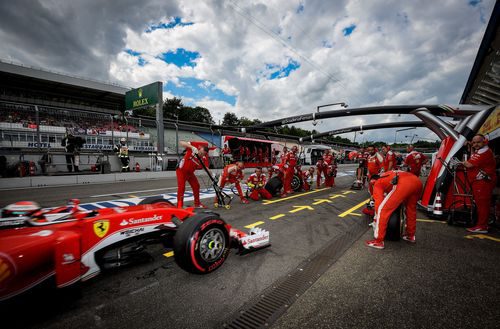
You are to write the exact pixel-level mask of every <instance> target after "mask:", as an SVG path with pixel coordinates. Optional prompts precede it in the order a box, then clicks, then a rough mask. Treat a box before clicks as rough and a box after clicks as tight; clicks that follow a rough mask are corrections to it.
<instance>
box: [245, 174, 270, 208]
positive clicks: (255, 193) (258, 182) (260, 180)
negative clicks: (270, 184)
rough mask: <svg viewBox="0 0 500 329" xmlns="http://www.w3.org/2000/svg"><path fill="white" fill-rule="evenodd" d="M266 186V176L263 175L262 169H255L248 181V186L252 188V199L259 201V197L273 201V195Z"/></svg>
mask: <svg viewBox="0 0 500 329" xmlns="http://www.w3.org/2000/svg"><path fill="white" fill-rule="evenodd" d="M265 185H266V175H265V174H263V173H262V167H257V168H255V172H254V173H253V174H251V175H250V177H248V179H247V186H248V187H250V189H251V192H250V195H249V197H250V199H252V200H254V201H259V195H260V196H262V198H263V199H271V198H272V195H271V193H269V192H268V191H267V190H266V189H265V188H264V186H265Z"/></svg>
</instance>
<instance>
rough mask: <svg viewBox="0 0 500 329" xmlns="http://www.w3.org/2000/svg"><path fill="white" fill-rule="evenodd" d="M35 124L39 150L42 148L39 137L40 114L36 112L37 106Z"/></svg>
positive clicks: (36, 107)
mask: <svg viewBox="0 0 500 329" xmlns="http://www.w3.org/2000/svg"><path fill="white" fill-rule="evenodd" d="M35 123H36V141H37V145H38V150H40V149H41V148H42V140H41V136H40V112H39V110H38V106H37V105H35ZM47 142H48V140H47Z"/></svg>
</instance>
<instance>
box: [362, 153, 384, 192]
mask: <svg viewBox="0 0 500 329" xmlns="http://www.w3.org/2000/svg"><path fill="white" fill-rule="evenodd" d="M383 161H384V158H382V156H381V155H380V154H379V153H378V152H376V153H375V154H374V155H369V156H368V159H366V162H367V167H368V182H369V183H368V190H369V191H370V194H372V193H373V186H372V184H371V183H370V179H371V177H372V176H373V175H378V174H379V173H380V169H381V168H382V162H383Z"/></svg>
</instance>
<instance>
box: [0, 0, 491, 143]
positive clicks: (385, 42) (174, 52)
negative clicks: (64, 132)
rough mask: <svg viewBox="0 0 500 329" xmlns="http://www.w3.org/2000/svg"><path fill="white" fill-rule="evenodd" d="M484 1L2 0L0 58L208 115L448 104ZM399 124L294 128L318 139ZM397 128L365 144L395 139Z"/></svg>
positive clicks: (473, 47)
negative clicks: (150, 90) (159, 92)
mask: <svg viewBox="0 0 500 329" xmlns="http://www.w3.org/2000/svg"><path fill="white" fill-rule="evenodd" d="M494 3H495V1H494V0H441V1H435V0H419V1H412V0H405V1H401V0H380V1H361V0H358V1H352V0H344V1H341V0H338V1H323V0H315V1H310V0H309V1H308V0H266V1H264V0H260V1H259V0H253V1H250V0H249V1H236V0H168V1H165V0H142V1H135V0H134V1H132V0H121V1H100V0H71V1H68V0H39V1H35V0H17V1H1V2H0V13H1V14H2V15H1V17H2V19H1V20H0V43H1V44H2V47H0V58H1V59H3V60H10V61H14V62H17V63H22V64H26V65H31V66H35V67H40V68H44V69H50V70H53V71H57V72H61V73H67V74H72V75H77V76H81V77H84V78H91V79H97V80H102V81H112V82H114V83H118V84H120V85H123V86H127V87H139V86H141V85H144V84H148V83H151V82H153V81H162V82H163V84H164V97H173V96H175V97H178V98H182V99H183V102H184V104H186V105H191V106H196V105H198V106H203V107H206V108H208V109H210V111H211V113H212V115H213V117H214V119H215V120H216V121H218V120H219V119H221V118H222V117H223V115H224V113H226V112H227V111H231V112H234V113H236V114H237V115H238V116H239V117H240V116H246V117H249V118H259V119H261V120H263V121H266V120H273V119H278V118H282V117H287V116H291V115H297V114H301V113H310V112H312V111H315V109H316V107H317V106H318V105H322V104H328V103H333V102H340V101H344V102H347V103H348V104H349V106H350V107H359V106H369V105H376V104H387V105H395V104H422V103H432V104H435V103H447V104H457V103H458V102H459V100H460V96H461V95H462V92H463V90H464V87H465V84H466V81H467V78H468V76H469V74H470V70H471V68H472V65H473V62H474V59H475V57H476V54H477V51H478V47H479V44H480V42H481V40H482V37H483V34H484V30H485V29H486V25H487V23H488V20H489V18H490V15H491V12H492V10H493V6H494ZM330 109H332V108H330ZM401 119H406V118H394V117H389V116H379V117H374V116H371V117H363V118H345V119H335V120H325V121H324V122H321V123H319V124H318V125H317V126H316V127H313V126H312V124H311V123H304V124H301V127H303V128H306V129H313V128H315V129H317V130H319V131H326V130H330V129H338V128H341V127H343V126H352V125H354V124H360V123H362V124H369V123H374V122H384V121H393V120H401ZM409 119H410V120H411V119H413V118H411V117H410V118H409ZM394 134H395V131H394V130H385V131H377V132H371V133H368V132H367V133H365V134H364V135H363V137H362V138H363V139H365V138H366V139H368V140H370V139H377V140H380V139H384V140H387V141H393V139H394ZM414 134H418V137H415V139H418V138H419V137H422V138H435V136H434V135H433V134H432V133H430V132H429V131H426V130H424V129H419V130H416V131H415V130H414V131H409V132H401V133H400V135H398V141H399V140H401V139H404V136H405V135H409V137H408V138H407V141H408V140H409V139H410V138H411V137H413V135H414ZM345 137H351V138H352V136H349V135H346V136H345ZM358 138H359V137H358ZM358 141H359V139H358Z"/></svg>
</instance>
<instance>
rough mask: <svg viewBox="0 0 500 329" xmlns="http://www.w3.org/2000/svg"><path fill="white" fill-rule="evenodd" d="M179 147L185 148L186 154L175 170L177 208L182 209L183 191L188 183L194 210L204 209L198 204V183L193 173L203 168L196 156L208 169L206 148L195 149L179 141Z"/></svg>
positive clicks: (188, 143)
mask: <svg viewBox="0 0 500 329" xmlns="http://www.w3.org/2000/svg"><path fill="white" fill-rule="evenodd" d="M179 145H180V146H181V147H184V148H186V154H185V155H184V157H183V158H182V160H181V161H180V163H179V166H178V168H177V169H176V170H175V174H176V176H177V207H178V208H182V207H183V206H184V191H185V189H186V182H189V185H191V188H192V190H193V197H194V206H195V207H196V208H206V206H205V205H203V204H202V203H201V202H200V183H199V182H198V179H197V178H196V175H195V174H194V172H195V171H196V170H199V169H202V168H203V167H202V165H201V163H200V161H199V160H198V158H197V157H196V154H198V155H199V156H200V158H201V159H202V160H203V163H204V164H205V166H206V167H207V168H208V165H209V162H208V156H207V155H208V147H207V146H199V147H196V146H194V145H192V144H191V143H190V142H185V141H180V142H179Z"/></svg>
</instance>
